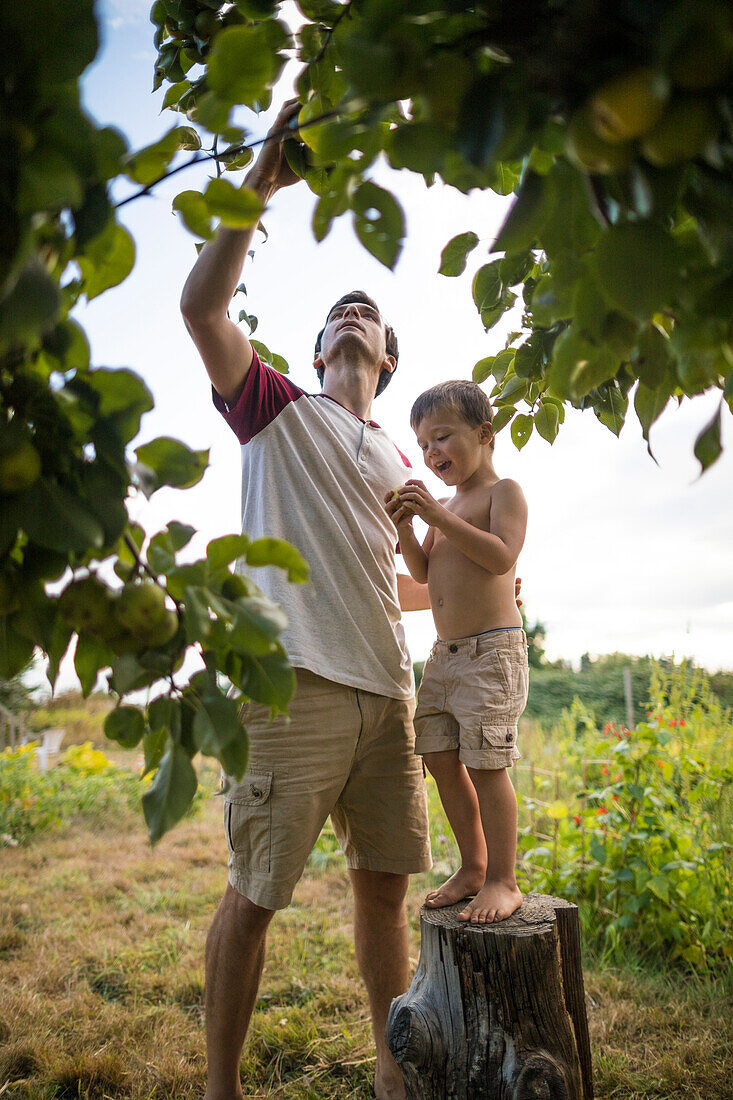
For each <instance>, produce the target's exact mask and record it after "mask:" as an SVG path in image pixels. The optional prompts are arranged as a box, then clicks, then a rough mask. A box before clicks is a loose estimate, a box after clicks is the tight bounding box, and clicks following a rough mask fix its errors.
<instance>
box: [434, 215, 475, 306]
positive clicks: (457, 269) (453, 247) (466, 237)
mask: <svg viewBox="0 0 733 1100" xmlns="http://www.w3.org/2000/svg"><path fill="white" fill-rule="evenodd" d="M477 244H478V236H477V235H476V234H475V233H474V232H473V231H470V232H468V233H459V234H458V236H456V237H453V238H452V239H451V240H450V241H448V244H447V245H446V246H445V248H444V249H443V251H442V252H441V254H440V268H439V270H438V274H439V275H450V276H456V275H461V274H462V273H463V272H464V271H465V270H466V261H467V259H468V255H469V253H470V252H472V251H473V249H474V248H475V247H476V245H477ZM479 308H480V307H479Z"/></svg>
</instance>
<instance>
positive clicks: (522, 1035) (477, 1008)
mask: <svg viewBox="0 0 733 1100" xmlns="http://www.w3.org/2000/svg"><path fill="white" fill-rule="evenodd" d="M462 904H463V903H460V904H458V905H452V906H450V907H448V908H446V909H427V908H425V907H424V906H423V908H422V910H421V912H420V931H421V937H422V943H421V948H420V961H419V963H418V967H417V971H416V973H415V977H414V979H413V981H412V985H411V986H410V988H409V990H408V991H407V993H405V994H403V996H402V997H398V998H397V999H396V1000H394V1001H393V1002H392V1007H391V1009H390V1012H389V1019H388V1021H387V1041H388V1043H389V1046H390V1049H391V1051H392V1053H393V1054H394V1056H395V1058H396V1059H397V1061H398V1062H399V1063H400V1065H401V1067H402V1072H403V1074H404V1078H405V1086H406V1089H407V1096H408V1100H593V1085H592V1078H591V1062H590V1043H589V1040H588V1022H587V1018H586V1013H585V999H584V993H583V972H582V969H581V964H580V928H579V921H578V910H577V907H576V906H575V905H571V904H570V903H569V902H566V901H563V900H562V899H561V898H552V897H547V896H546V895H542V894H529V895H528V896H527V897H525V899H524V902H523V904H522V906H521V908H520V909H518V910H517V912H516V913H514V914H513V915H512V916H511V917H509V918H508V919H507V920H505V921H500V922H499V923H498V924H486V925H484V924H466V923H465V922H463V921H458V920H457V914H458V913H459V912H460V911H461V908H462Z"/></svg>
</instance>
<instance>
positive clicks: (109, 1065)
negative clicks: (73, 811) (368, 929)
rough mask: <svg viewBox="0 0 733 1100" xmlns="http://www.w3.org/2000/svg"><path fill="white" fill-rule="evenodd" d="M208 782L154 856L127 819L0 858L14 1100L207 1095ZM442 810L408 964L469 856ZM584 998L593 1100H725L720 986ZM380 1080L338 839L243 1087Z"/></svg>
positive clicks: (611, 972)
mask: <svg viewBox="0 0 733 1100" xmlns="http://www.w3.org/2000/svg"><path fill="white" fill-rule="evenodd" d="M84 739H87V738H86V737H85V738H84ZM123 756H124V752H123V751H122V750H121V756H120V759H122V757H123ZM126 759H127V763H128V766H130V767H134V765H135V761H136V754H135V753H134V752H132V753H127V754H126ZM205 786H206V791H207V794H206V798H205V800H204V805H203V808H202V810H201V812H200V813H199V814H197V815H196V816H195V817H192V818H189V819H187V820H185V821H184V822H183V823H182V824H181V825H180V826H179V827H177V828H176V829H175V830H174V831H173V833H172V834H169V835H167V836H166V837H165V838H164V839H163V840H162V841H161V843H160V844H159V845H158V846H157V847H156V848H155V849H151V847H150V845H149V844H148V842H147V839H146V836H145V832H144V828H143V824H142V821H141V820H140V818H139V817H138V816H137V814H136V813H135V812H134V811H132V810H129V811H127V812H126V813H121V814H120V815H119V816H118V817H117V818H116V819H115V820H109V821H105V820H102V821H97V822H96V824H95V823H93V822H89V821H84V822H81V821H77V822H75V823H74V824H72V825H71V827H69V828H67V829H66V831H63V832H52V833H44V834H40V835H39V836H38V837H36V838H35V839H34V840H33V841H32V842H31V843H30V844H29V845H27V846H20V847H18V848H7V849H3V850H0V883H1V884H2V885H1V886H0V989H1V992H0V1096H2V1097H3V1100H52V1098H53V1100H80V1098H85V1100H105V1098H129V1100H158V1098H160V1100H162V1098H163V1097H166V1098H172V1097H175V1098H176V1100H189V1098H190V1100H193V1098H198V1097H200V1096H202V1094H203V1089H204V1081H205V1056H204V1035H203V953H204V940H205V936H206V930H207V928H208V925H209V922H210V919H211V915H212V912H213V910H214V908H215V907H216V905H217V903H218V900H219V897H220V895H221V892H222V890H223V887H224V884H225V879H226V867H225V862H226V861H225V846H224V841H223V835H222V828H221V804H220V802H219V800H218V799H217V798H214V797H211V792H212V791H213V789H214V786H215V772H214V769H213V768H209V769H207V771H206V772H205ZM431 787H432V784H431ZM431 799H432V820H433V840H434V846H435V855H436V868H435V869H434V871H433V872H431V873H430V874H428V875H422V876H416V877H415V878H414V879H413V882H412V886H411V891H410V898H409V908H410V913H411V956H412V961H413V965H414V963H416V961H417V955H418V951H419V931H418V922H417V911H418V908H419V903H420V900H421V897H422V895H423V894H424V892H425V890H426V889H427V888H428V887H429V886H430V885H432V884H434V883H435V882H438V881H440V878H441V875H442V874H443V873H444V872H447V871H448V870H449V869H451V867H452V864H453V860H454V858H455V852H454V846H453V841H452V838H451V837H450V833H449V830H448V829H447V826H446V824H445V822H444V820H443V819H442V816H441V815H440V812H439V810H438V808H437V802H436V799H435V792H434V789H433V790H432V792H431ZM586 992H587V997H588V1013H589V1023H590V1029H591V1042H592V1049H593V1055H594V1073H595V1085H596V1096H597V1097H598V1100H728V1097H729V1096H730V1081H731V1079H732V1077H733V1054H732V1049H731V1048H732V1046H733V1044H732V1043H731V1036H730V1015H731V1013H730V997H729V991H727V990H726V989H725V987H724V986H723V984H722V982H720V981H718V982H717V983H716V982H715V981H713V980H712V979H706V980H700V979H694V978H692V977H690V976H688V975H684V976H683V975H682V974H681V972H680V971H673V970H669V971H667V970H665V969H663V968H659V969H658V970H653V969H650V968H649V967H644V968H642V967H641V966H640V965H639V964H638V963H636V962H635V960H634V959H633V958H628V959H627V960H626V961H625V962H624V963H623V965H619V966H617V967H615V968H613V969H609V968H608V967H607V966H604V965H603V963H602V962H601V961H600V960H598V959H594V958H593V957H592V956H591V955H589V954H586ZM372 1073H373V1054H372V1043H371V1035H370V1028H369V1018H368V1012H367V1007H366V1000H365V996H364V993H363V990H362V987H361V983H360V980H359V976H358V971H357V967H356V962H355V958H354V950H353V944H352V941H351V908H350V895H349V889H348V881H347V876H346V873H345V871H344V870H343V867H342V864H341V860H340V857H339V856H338V854H337V853H336V850H335V841H334V840H333V836H332V834H330V833H329V832H328V831H325V832H324V834H323V835H322V838H321V841H320V842H319V845H318V848H317V849H316V852H315V853H314V855H313V857H312V858H311V861H310V863H309V867H308V869H307V872H306V875H305V877H304V878H303V880H302V881H301V883H300V884H299V886H298V889H297V892H296V895H295V900H294V903H293V905H292V906H291V907H290V908H289V909H288V910H286V911H285V912H283V913H281V914H279V915H278V917H277V918H276V920H275V923H274V925H273V929H272V934H271V937H270V945H269V952H268V958H267V963H266V968H265V974H264V978H263V984H262V991H261V997H260V1000H259V1003H258V1006H257V1010H256V1012H255V1016H254V1019H253V1024H252V1029H251V1033H250V1038H249V1041H248V1045H247V1048H246V1051H245V1056H244V1059H243V1062H242V1082H243V1088H244V1092H245V1096H246V1097H248V1098H255V1097H265V1096H268V1097H274V1098H282V1100H332V1098H333V1100H336V1098H338V1100H348V1098H361V1097H368V1096H369V1095H370V1083H371V1078H372Z"/></svg>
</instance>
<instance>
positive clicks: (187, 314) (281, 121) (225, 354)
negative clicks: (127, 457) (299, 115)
mask: <svg viewBox="0 0 733 1100" xmlns="http://www.w3.org/2000/svg"><path fill="white" fill-rule="evenodd" d="M298 107H299V104H296V103H294V101H293V100H289V101H288V102H287V103H286V104H285V105H284V106H283V108H282V110H281V111H280V113H279V115H278V116H277V119H276V120H275V123H274V124H273V126H272V128H271V130H270V133H271V134H272V133H276V132H279V131H281V130H283V129H285V128H286V127H287V124H288V122H289V121H290V119H292V118H293V116H294V115H295V113H296V111H297V110H298ZM297 180H298V176H296V175H295V173H294V172H292V171H291V169H290V168H289V167H288V164H287V161H286V160H285V156H284V154H283V146H282V139H280V140H276V139H273V140H270V141H266V142H265V144H264V147H263V150H262V152H261V153H260V155H259V157H258V158H257V161H256V163H255V165H254V166H253V167H252V169H251V170H250V171H249V172H248V173H247V175H246V177H245V179H244V186H246V187H249V188H251V189H252V190H253V191H256V192H257V194H258V195H259V196H260V198H261V199H262V202H263V205H266V204H267V203H268V202H269V200H270V199H271V198H272V196H273V195H274V194H275V192H276V191H278V190H279V189H280V188H281V187H288V186H289V185H290V184H291V183H296V182H297ZM255 228H256V225H253V226H252V227H251V228H250V229H225V228H220V229H219V230H218V231H217V233H216V234H215V236H214V237H212V239H211V240H210V241H207V243H206V244H205V245H204V247H203V248H202V249H201V252H200V253H199V257H198V259H197V261H196V263H195V264H194V267H193V269H192V270H191V274H190V275H189V276H188V279H187V280H186V283H185V286H184V288H183V293H182V295H181V313H182V314H183V320H184V323H185V325H186V328H187V329H188V331H189V333H190V335H191V338H192V339H193V342H194V343H195V345H196V347H197V348H198V350H199V354H200V355H201V358H202V359H203V361H204V366H205V367H206V371H207V373H208V375H209V378H210V379H211V383H212V385H213V387H214V389H215V390H216V392H217V393H218V394H219V395H220V396H221V397H222V398H223V400H224V401H225V402H226V404H227V405H229V406H230V407H231V406H232V405H234V404H235V403H236V401H237V398H238V397H239V394H240V393H241V392H242V387H243V385H244V381H245V379H246V377H247V374H248V373H249V369H250V367H251V365H252V345H251V344H250V342H249V340H248V339H247V337H246V336H245V335H244V333H243V332H242V330H241V329H240V328H239V327H238V326H237V325H235V324H234V323H233V322H232V321H230V320H229V318H228V317H227V309H228V308H229V303H230V302H231V300H232V295H233V294H234V291H235V289H236V286H237V284H238V282H239V279H240V276H241V272H242V267H243V265H244V261H245V257H246V256H247V252H248V250H249V248H250V246H251V244H252V237H253V236H254V232H255Z"/></svg>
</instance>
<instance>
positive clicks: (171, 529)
mask: <svg viewBox="0 0 733 1100" xmlns="http://www.w3.org/2000/svg"><path fill="white" fill-rule="evenodd" d="M195 534H196V528H195V527H191V526H190V524H188V523H179V521H178V520H177V519H173V520H171V522H170V523H169V524H168V535H169V537H170V540H171V543H172V545H173V549H174V550H176V551H178V550H182V549H183V547H184V546H187V545H188V543H189V542H190V541H191V539H192V538H193V536H194V535H195Z"/></svg>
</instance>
